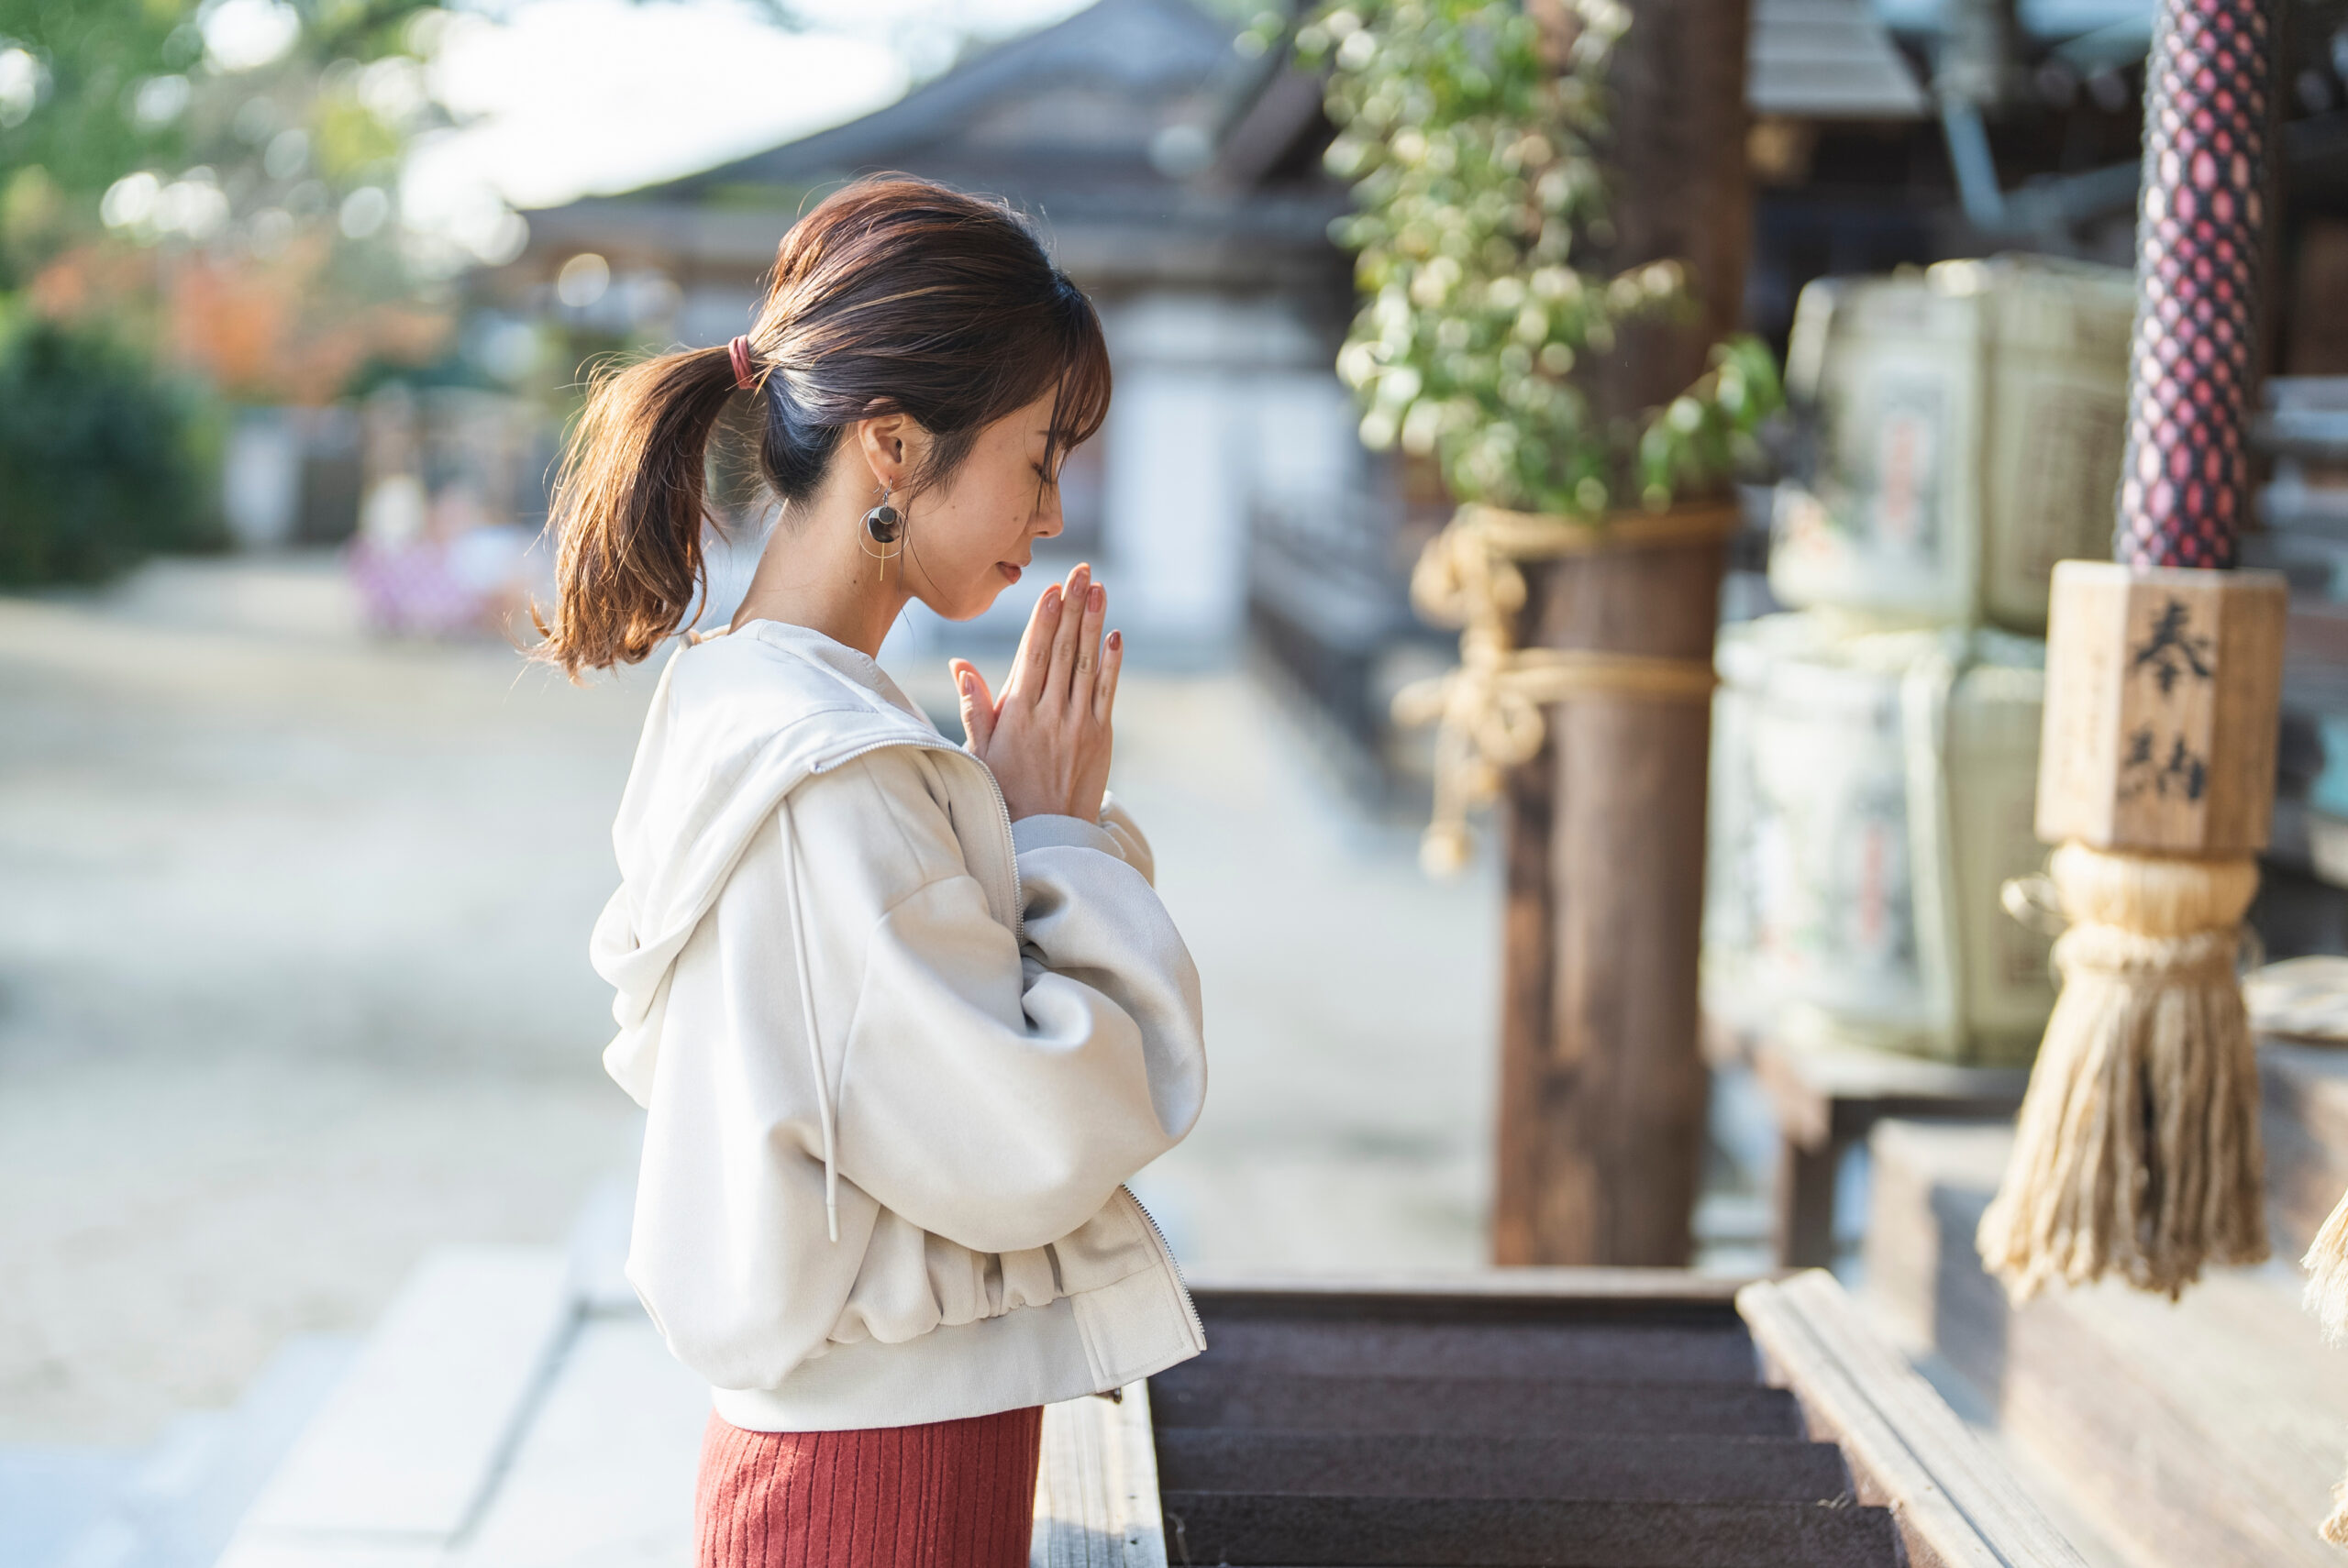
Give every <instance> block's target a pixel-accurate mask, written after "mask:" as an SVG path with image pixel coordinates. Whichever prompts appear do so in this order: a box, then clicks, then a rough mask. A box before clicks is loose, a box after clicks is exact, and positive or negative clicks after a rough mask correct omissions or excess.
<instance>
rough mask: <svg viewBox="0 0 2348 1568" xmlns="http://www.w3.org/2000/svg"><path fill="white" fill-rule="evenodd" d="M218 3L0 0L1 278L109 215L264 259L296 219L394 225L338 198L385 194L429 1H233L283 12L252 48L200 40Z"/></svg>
mask: <svg viewBox="0 0 2348 1568" xmlns="http://www.w3.org/2000/svg"><path fill="white" fill-rule="evenodd" d="M219 9H224V8H222V7H212V6H205V5H201V4H199V3H198V0H0V287H7V286H9V283H10V282H11V281H12V275H13V281H15V282H23V281H25V280H26V279H28V278H29V277H31V276H32V275H33V274H34V273H35V272H37V271H39V268H40V266H41V265H42V264H43V263H44V262H46V261H47V260H48V259H50V258H52V257H53V256H55V255H56V254H58V253H59V252H60V251H61V250H63V249H65V248H69V247H71V246H72V245H74V244H76V243H78V242H81V241H84V240H87V239H90V238H93V237H96V236H98V235H99V234H101V233H103V232H108V231H110V232H111V233H113V234H114V235H115V236H116V237H120V238H124V239H128V240H131V241H133V242H136V243H139V244H150V245H151V244H155V243H157V242H159V241H164V240H171V241H185V242H193V243H195V244H199V245H207V246H212V247H216V248H218V247H223V246H226V247H230V248H235V249H236V250H237V251H238V252H239V253H240V254H251V255H256V256H259V257H261V258H262V259H268V258H271V257H273V256H276V255H279V254H282V253H283V252H284V251H285V250H286V249H287V248H288V247H289V246H290V245H292V244H293V243H294V240H295V239H296V237H298V236H300V235H302V234H305V233H315V234H319V235H323V236H333V237H336V239H337V241H338V245H339V246H340V248H342V249H345V250H350V251H362V250H371V249H382V248H383V242H384V241H386V240H388V239H390V238H391V237H393V233H394V232H395V229H394V227H393V226H390V225H386V224H383V223H382V222H381V220H377V221H375V222H371V223H370V222H366V221H360V222H358V223H352V222H349V221H348V217H349V214H348V212H347V210H346V209H345V208H344V206H343V203H344V202H345V199H346V198H347V197H348V196H349V195H350V194H351V193H353V192H356V191H359V190H360V189H361V188H362V187H368V186H372V187H375V188H376V189H377V191H379V192H381V193H382V194H383V196H384V197H388V194H389V193H390V192H392V191H393V190H394V189H395V188H396V174H397V161H398V157H399V153H400V149H401V148H402V146H403V144H404V140H405V138H406V137H407V135H408V134H409V133H410V132H411V131H412V130H415V129H416V128H420V127H421V126H422V125H424V124H425V123H427V122H428V121H429V120H430V118H431V117H432V116H433V113H434V111H433V110H432V108H431V105H430V104H429V102H428V99H427V98H426V95H425V94H424V91H423V87H422V75H421V70H420V67H419V66H418V64H417V61H415V59H414V58H413V57H414V55H415V53H416V52H417V51H418V50H420V49H422V48H424V47H426V46H428V44H429V43H430V41H431V39H432V37H433V36H434V30H435V28H437V26H438V25H439V24H440V23H441V22H442V21H444V20H445V17H444V16H443V13H442V12H441V9H440V7H439V6H438V5H437V0H247V4H246V16H247V17H251V16H252V15H254V14H255V13H256V12H259V13H261V14H263V15H264V21H263V22H262V24H261V26H262V27H263V28H264V31H266V29H267V28H270V27H279V28H282V32H281V33H280V34H279V40H278V47H277V48H276V49H275V50H274V52H267V53H264V54H260V55H255V56H253V57H252V58H238V57H237V56H235V55H233V54H232V56H231V57H230V58H227V59H223V58H221V57H220V55H219V53H218V52H217V50H215V49H214V48H213V47H212V42H213V41H215V40H213V39H211V37H210V35H208V34H207V32H206V28H207V26H211V25H214V24H216V23H217V22H218V21H219V19H220V18H219V17H218V16H217V15H216V12H217V11H218V10H219ZM249 28H250V24H248V29H247V31H248V38H249ZM248 47H250V46H249V44H248ZM109 193H112V195H111V197H110V198H109ZM381 199H382V198H379V197H375V196H371V197H369V198H367V199H366V202H367V203H374V202H377V201H379V200H381ZM361 210H366V203H362V209H361ZM384 210H385V211H388V210H389V208H388V203H387V202H386V203H385V205H384ZM338 218H344V219H345V220H346V221H344V222H342V223H341V224H340V225H339V228H340V230H342V231H344V232H342V233H338ZM352 231H356V232H352ZM351 260H352V262H353V264H356V265H359V266H360V267H362V268H364V267H366V266H369V265H374V266H377V267H378V268H380V262H371V261H369V260H368V259H362V258H356V257H354V258H352V259H351Z"/></svg>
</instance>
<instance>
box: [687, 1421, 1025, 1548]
mask: <svg viewBox="0 0 2348 1568" xmlns="http://www.w3.org/2000/svg"><path fill="white" fill-rule="evenodd" d="M1043 1434H1044V1412H1043V1410H1042V1408H1030V1409H1025V1410H1005V1411H1003V1412H1002V1414H1001V1415H997V1416H976V1417H973V1418H971V1419H969V1420H963V1421H934V1422H932V1423H930V1424H929V1425H927V1426H919V1427H882V1428H880V1429H878V1430H870V1431H853V1432H752V1431H745V1430H742V1429H741V1428H739V1427H737V1426H734V1425H732V1424H731V1423H729V1422H727V1421H725V1420H723V1419H719V1418H718V1417H716V1416H714V1415H713V1416H711V1417H710V1418H709V1430H707V1432H706V1433H704V1434H703V1438H702V1445H701V1480H700V1484H699V1485H698V1486H697V1488H696V1491H695V1496H694V1498H693V1536H694V1540H695V1550H694V1556H693V1562H694V1563H695V1565H696V1568H1026V1564H1027V1545H1028V1540H1029V1539H1030V1537H1031V1536H1032V1535H1033V1534H1034V1532H1035V1520H1036V1460H1037V1457H1038V1455H1039V1454H1040V1452H1041V1450H1042V1443H1043Z"/></svg>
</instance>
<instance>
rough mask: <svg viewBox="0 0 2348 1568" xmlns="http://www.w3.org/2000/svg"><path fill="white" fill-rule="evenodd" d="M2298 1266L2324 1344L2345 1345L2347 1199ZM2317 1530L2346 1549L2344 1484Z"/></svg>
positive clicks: (2347, 1524)
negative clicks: (2303, 1273) (2305, 1279)
mask: <svg viewBox="0 0 2348 1568" xmlns="http://www.w3.org/2000/svg"><path fill="white" fill-rule="evenodd" d="M2299 1266H2300V1267H2301V1268H2303V1269H2305V1270H2307V1271H2308V1286H2307V1294H2306V1295H2305V1296H2304V1297H2302V1300H2303V1301H2304V1303H2305V1304H2306V1307H2307V1309H2308V1310H2309V1312H2310V1313H2312V1314H2314V1316H2315V1320H2316V1321H2317V1323H2318V1324H2320V1326H2321V1327H2322V1329H2323V1337H2324V1340H2325V1341H2326V1342H2328V1343H2331V1344H2333V1345H2338V1344H2341V1343H2343V1342H2348V1198H2342V1199H2341V1200H2340V1204H2339V1207H2337V1208H2335V1209H2332V1211H2331V1218H2330V1219H2328V1220H2325V1221H2324V1222H2323V1229H2321V1230H2320V1231H2317V1232H2316V1233H2315V1241H2314V1242H2312V1243H2310V1244H2309V1247H2308V1255H2307V1256H2305V1257H2303V1258H2301V1259H2300V1260H2299ZM2320 1533H2321V1534H2322V1536H2323V1539H2324V1540H2328V1541H2330V1542H2331V1544H2332V1545H2334V1546H2348V1481H2342V1482H2341V1483H2340V1485H2337V1486H2334V1487H2333V1488H2332V1489H2331V1518H2327V1519H2325V1520H2324V1521H2323V1523H2322V1525H2321V1526H2320Z"/></svg>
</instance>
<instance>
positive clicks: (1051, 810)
mask: <svg viewBox="0 0 2348 1568" xmlns="http://www.w3.org/2000/svg"><path fill="white" fill-rule="evenodd" d="M1107 606H1108V594H1107V592H1106V591H1104V590H1103V589H1102V587H1101V585H1100V584H1099V583H1096V582H1094V581H1093V580H1092V569H1091V567H1089V566H1080V567H1078V568H1077V569H1075V570H1074V571H1072V572H1070V573H1069V577H1068V581H1067V582H1066V583H1065V584H1060V585H1056V586H1054V587H1051V588H1047V589H1046V590H1044V592H1043V596H1042V597H1041V598H1039V599H1037V600H1036V613H1034V614H1033V615H1032V616H1030V617H1028V621H1027V633H1026V635H1024V637H1022V638H1020V640H1019V654H1018V657H1016V658H1014V659H1013V661H1012V667H1011V679H1009V680H1008V681H1007V682H1005V683H1004V685H1003V689H1002V696H1001V697H1000V698H997V697H995V696H994V695H992V694H991V692H989V691H988V690H987V683H986V678H985V677H984V676H982V675H980V673H979V671H978V667H977V666H976V665H973V664H971V663H970V662H969V660H968V659H956V660H954V661H953V663H952V666H951V668H952V669H953V671H954V684H955V688H956V690H958V691H959V692H960V693H961V695H962V729H963V731H964V733H965V734H968V735H969V737H970V739H969V745H970V750H971V752H972V753H973V754H974V755H975V756H977V757H978V759H979V760H980V761H981V762H983V763H985V764H986V765H987V766H988V767H990V768H991V769H993V771H994V777H995V782H997V783H998V784H1000V785H1002V799H1003V803H1004V804H1005V805H1007V806H1008V807H1010V808H1011V816H1012V820H1013V821H1014V822H1016V821H1017V820H1018V819H1020V818H1021V817H1039V816H1067V817H1079V818H1081V819H1082V820H1083V821H1085V822H1088V823H1091V822H1098V821H1100V820H1101V795H1102V791H1103V790H1106V789H1107V788H1108V786H1109V749H1110V735H1109V714H1110V710H1111V708H1112V707H1113V705H1114V704H1115V702H1116V700H1117V669H1118V667H1119V666H1120V665H1121V664H1123V663H1124V653H1125V639H1124V633H1122V632H1112V633H1110V634H1109V637H1108V641H1107V643H1106V644H1105V645H1104V644H1103V643H1102V638H1101V618H1102V612H1103V611H1104V610H1105V609H1106V608H1107Z"/></svg>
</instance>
